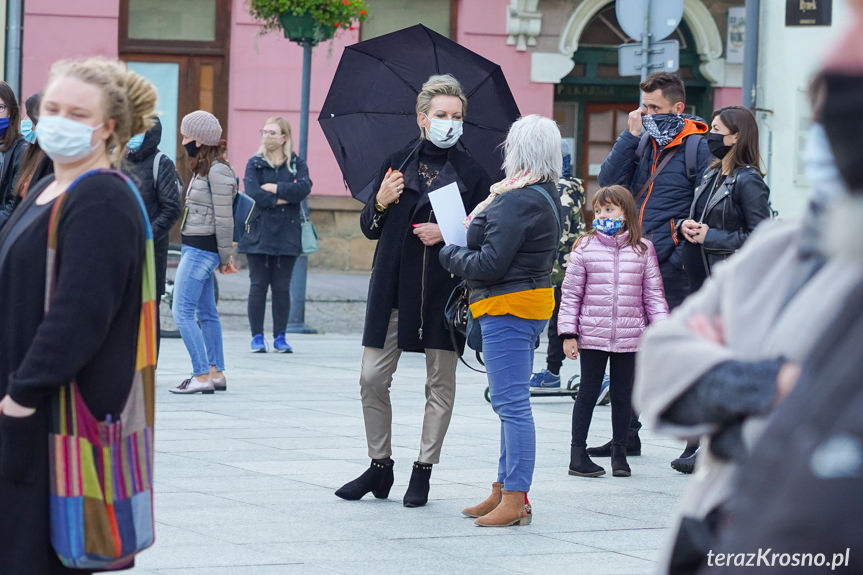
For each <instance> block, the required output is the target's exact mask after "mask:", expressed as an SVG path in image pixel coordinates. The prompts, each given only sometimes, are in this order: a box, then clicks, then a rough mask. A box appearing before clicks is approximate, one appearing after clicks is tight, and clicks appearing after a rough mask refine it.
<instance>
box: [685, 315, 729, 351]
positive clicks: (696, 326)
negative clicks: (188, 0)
mask: <svg viewBox="0 0 863 575" xmlns="http://www.w3.org/2000/svg"><path fill="white" fill-rule="evenodd" d="M687 326H688V327H689V331H691V332H692V333H693V334H695V335H697V336H700V337H703V338H704V339H706V340H708V341H712V342H713V343H718V344H719V345H725V326H723V325H722V319H721V318H720V317H719V316H716V318H714V319H710V318H709V317H707V316H706V315H704V314H703V313H697V314H695V315H693V316H692V317H691V318H689V321H688V322H687Z"/></svg>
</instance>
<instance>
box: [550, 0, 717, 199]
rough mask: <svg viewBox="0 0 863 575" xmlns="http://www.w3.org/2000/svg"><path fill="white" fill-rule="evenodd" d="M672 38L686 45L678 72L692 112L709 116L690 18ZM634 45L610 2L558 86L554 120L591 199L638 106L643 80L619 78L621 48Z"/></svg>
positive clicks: (708, 90) (710, 102) (586, 34)
mask: <svg viewBox="0 0 863 575" xmlns="http://www.w3.org/2000/svg"><path fill="white" fill-rule="evenodd" d="M669 38H670V39H675V40H677V41H678V42H679V43H680V69H679V71H678V74H680V76H681V78H683V81H684V82H685V83H686V100H687V112H688V113H691V114H696V115H699V116H701V117H709V115H710V112H711V111H712V108H713V89H712V88H711V86H710V82H709V81H708V80H707V78H705V77H704V76H703V75H702V73H701V70H700V63H701V58H700V56H699V54H698V52H697V50H696V46H695V40H694V38H693V34H692V32H691V31H690V29H689V26H688V24H687V23H686V21H685V20H684V21H683V22H681V24H680V26H679V27H678V29H677V30H676V31H675V32H674V33H673V34H672V35H671V36H670V37H669ZM628 41H632V40H631V39H630V38H628V37H627V35H626V33H625V32H623V31H622V30H621V29H620V26H618V24H617V17H616V16H615V12H614V3H609V4H608V5H607V6H605V7H603V8H602V9H600V10H599V11H598V12H597V13H596V14H595V15H594V16H593V18H592V19H591V20H590V21H589V23H588V24H587V25H586V26H585V27H584V28H583V31H582V33H581V36H580V37H579V39H578V49H577V51H576V52H575V53H574V54H573V56H572V60H573V63H574V65H573V68H572V70H571V71H570V73H569V74H568V75H567V76H565V77H564V78H562V79H561V81H560V83H558V84H557V86H556V87H555V97H554V119H555V121H556V122H557V123H558V124H559V125H560V127H561V134H562V135H563V137H564V138H567V139H569V141H570V145H571V149H572V151H573V156H572V160H573V166H574V170H575V175H576V176H578V177H580V178H582V179H583V180H584V181H585V187H586V190H587V195H588V200H589V199H590V196H591V193H592V192H593V191H595V190H596V188H597V186H598V185H597V181H596V177H597V175H598V174H599V167H600V165H601V164H602V161H603V160H604V159H605V157H606V156H607V155H608V153H609V152H610V151H611V148H612V146H613V145H614V142H615V140H616V139H617V136H618V135H619V134H620V132H621V131H623V130H624V129H626V125H627V116H628V114H629V112H631V111H632V110H634V109H635V107H636V106H637V105H638V98H639V94H638V83H639V78H638V77H637V76H631V77H621V76H619V75H618V68H617V46H618V45H620V44H622V43H624V42H628ZM588 205H589V204H588Z"/></svg>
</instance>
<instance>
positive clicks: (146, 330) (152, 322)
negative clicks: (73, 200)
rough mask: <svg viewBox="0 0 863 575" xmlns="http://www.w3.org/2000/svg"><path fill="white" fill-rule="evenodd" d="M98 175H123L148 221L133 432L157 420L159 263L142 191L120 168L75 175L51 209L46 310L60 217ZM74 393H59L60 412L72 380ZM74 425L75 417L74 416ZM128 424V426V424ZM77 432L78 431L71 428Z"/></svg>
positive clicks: (130, 404) (130, 405)
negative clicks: (69, 199)
mask: <svg viewBox="0 0 863 575" xmlns="http://www.w3.org/2000/svg"><path fill="white" fill-rule="evenodd" d="M97 174H110V175H113V176H117V177H119V178H120V179H121V180H123V182H124V183H125V184H126V186H127V188H128V189H129V191H130V193H131V194H132V195H133V197H134V198H135V199H136V201H137V204H138V208H139V210H140V212H141V217H142V219H143V222H144V263H143V273H142V274H141V278H142V285H141V313H140V316H139V321H138V346H137V353H136V360H135V376H134V383H133V385H132V388H131V390H130V393H129V398H128V399H127V400H126V404H125V407H124V408H123V413H122V415H121V420H126V419H128V420H129V422H128V423H130V424H132V425H131V428H132V429H130V431H136V430H138V429H140V428H141V427H150V428H152V427H153V425H154V422H155V371H156V325H157V324H156V317H157V316H156V313H157V311H158V308H157V302H156V265H155V252H154V248H153V229H152V227H151V226H150V218H149V216H148V214H147V209H146V207H145V206H144V201H143V200H142V199H141V194H140V193H138V189H137V188H136V187H135V184H133V183H132V181H131V180H130V179H129V178H128V177H126V176H125V175H124V174H123V173H121V172H119V171H117V170H106V169H96V170H90V171H88V172H85V173H83V174H81V175H80V176H78V177H77V178H75V180H74V181H73V182H72V183H71V184H70V185H69V187H68V188H67V189H66V191H64V192H63V193H61V194H60V195H59V196H58V197H57V199H56V201H55V202H54V206H53V207H52V209H51V219H50V222H49V224H48V254H47V258H46V262H45V266H46V269H45V312H46V313H47V311H48V308H49V307H50V303H51V297H52V296H53V295H54V290H55V289H56V287H57V247H58V244H59V228H60V219H61V217H62V216H63V209H64V206H65V205H66V199H67V197H68V195H69V193H70V192H71V191H72V190H73V189H74V188H75V187H76V186H77V185H78V184H79V183H80V182H81V181H82V180H84V179H86V178H88V177H91V176H95V175H97ZM70 390H71V393H66V392H65V388H63V391H62V392H61V393H60V394H59V400H60V401H59V403H60V405H59V408H60V413H61V414H64V413H69V412H70V406H69V402H70V401H72V403H73V405H74V397H70V396H77V394H78V390H77V385H75V384H74V382H71V383H70ZM72 419H73V421H72V423H73V424H74V423H75V421H74V418H72ZM60 423H62V424H68V423H70V422H69V418H63V417H61V421H60ZM124 427H125V426H124ZM67 431H69V432H72V433H75V430H74V429H72V430H67Z"/></svg>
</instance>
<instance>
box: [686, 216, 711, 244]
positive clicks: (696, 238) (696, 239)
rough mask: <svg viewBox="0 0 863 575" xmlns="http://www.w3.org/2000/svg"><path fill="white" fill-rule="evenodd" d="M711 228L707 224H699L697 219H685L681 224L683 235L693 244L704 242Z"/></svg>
mask: <svg viewBox="0 0 863 575" xmlns="http://www.w3.org/2000/svg"><path fill="white" fill-rule="evenodd" d="M709 229H710V227H709V226H708V225H707V224H699V223H698V222H696V221H695V220H683V223H682V224H680V231H681V232H682V233H683V237H684V238H685V239H686V241H688V242H689V243H691V244H703V243H704V238H705V237H707V230H709Z"/></svg>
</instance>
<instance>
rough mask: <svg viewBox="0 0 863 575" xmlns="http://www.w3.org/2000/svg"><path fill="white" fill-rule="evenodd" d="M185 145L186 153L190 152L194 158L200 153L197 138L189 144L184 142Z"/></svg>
mask: <svg viewBox="0 0 863 575" xmlns="http://www.w3.org/2000/svg"><path fill="white" fill-rule="evenodd" d="M183 147H184V148H186V153H187V154H189V157H190V158H194V157H195V156H197V155H198V149H199V148H198V144H197V143H196V142H195V140H192V141H191V142H189V143H187V144H183Z"/></svg>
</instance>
